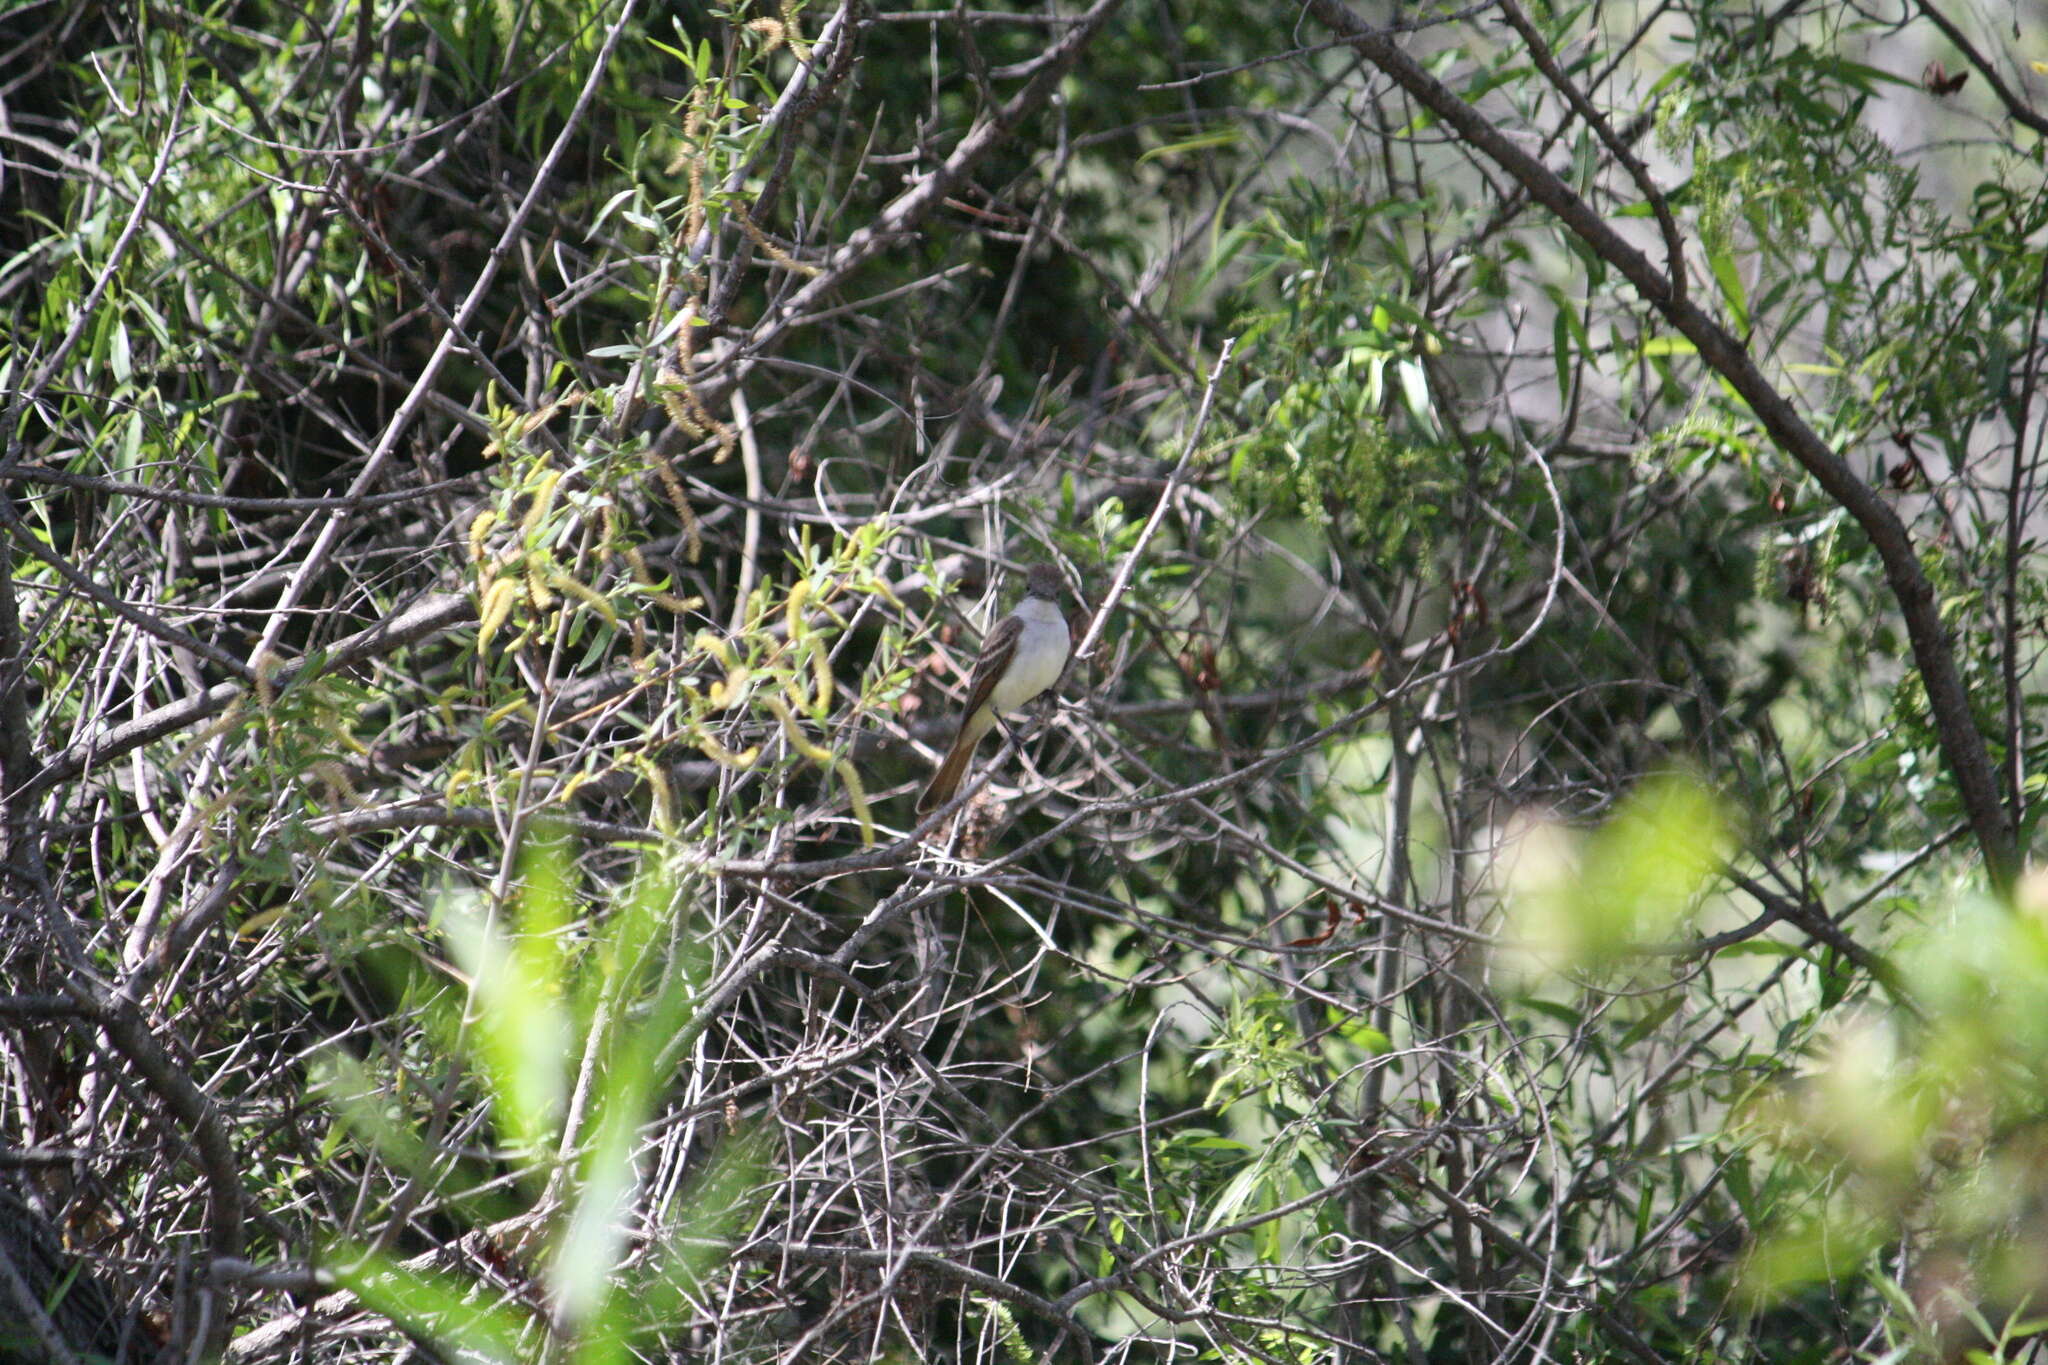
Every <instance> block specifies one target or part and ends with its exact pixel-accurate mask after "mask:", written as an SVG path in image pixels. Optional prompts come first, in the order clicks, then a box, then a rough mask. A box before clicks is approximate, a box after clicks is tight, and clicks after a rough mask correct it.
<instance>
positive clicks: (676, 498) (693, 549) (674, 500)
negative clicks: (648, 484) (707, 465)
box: [654, 463, 704, 564]
mask: <svg viewBox="0 0 2048 1365" xmlns="http://www.w3.org/2000/svg"><path fill="white" fill-rule="evenodd" d="M654 472H655V476H656V477H657V478H659V479H660V480H661V487H662V491H663V492H665V493H667V494H668V503H669V506H670V507H673V508H674V509H675V513H676V517H677V519H679V520H680V521H681V522H682V523H683V539H684V541H685V549H684V551H683V553H684V555H685V557H686V558H688V559H689V561H690V562H691V563H692V564H695V563H696V562H697V560H698V558H699V557H700V556H702V555H703V553H704V534H703V532H702V530H701V529H700V528H699V527H698V525H697V514H696V513H695V512H694V511H692V510H691V509H690V500H689V498H688V497H687V496H685V494H684V493H683V481H682V480H681V479H679V478H677V477H676V472H675V471H674V470H673V469H670V468H669V467H668V465H667V464H666V463H663V464H658V465H656V466H655V467H654Z"/></svg>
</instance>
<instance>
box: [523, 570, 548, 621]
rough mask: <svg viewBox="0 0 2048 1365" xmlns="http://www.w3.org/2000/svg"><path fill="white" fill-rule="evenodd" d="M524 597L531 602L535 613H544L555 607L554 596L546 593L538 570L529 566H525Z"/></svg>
mask: <svg viewBox="0 0 2048 1365" xmlns="http://www.w3.org/2000/svg"><path fill="white" fill-rule="evenodd" d="M526 595H527V597H528V598H529V599H530V600H531V601H532V602H533V607H534V610H535V611H546V610H547V609H548V608H549V607H552V606H554V605H555V595H554V594H553V593H552V592H549V591H548V585H547V582H546V580H545V579H543V578H542V577H541V576H540V570H539V569H537V568H535V567H534V566H533V565H531V564H529V565H527V566H526Z"/></svg>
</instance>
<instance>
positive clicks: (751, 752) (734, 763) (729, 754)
mask: <svg viewBox="0 0 2048 1365" xmlns="http://www.w3.org/2000/svg"><path fill="white" fill-rule="evenodd" d="M697 751H698V752H699V753H701V754H703V755H704V757H706V758H708V759H710V760H711V761H712V762H713V763H716V764H718V765H719V766H720V767H724V768H751V767H753V766H754V760H755V759H757V758H759V757H760V756H761V750H760V748H759V747H758V746H756V747H753V748H748V749H742V750H741V751H740V752H738V753H734V752H733V751H732V750H730V749H728V748H726V747H725V746H724V745H723V744H720V743H719V742H718V741H717V740H715V739H713V738H712V737H711V736H709V735H699V736H698V737H697Z"/></svg>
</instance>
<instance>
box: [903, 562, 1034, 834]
mask: <svg viewBox="0 0 2048 1365" xmlns="http://www.w3.org/2000/svg"><path fill="white" fill-rule="evenodd" d="M1061 591H1062V585H1061V582H1060V572H1059V570H1058V569H1056V568H1054V567H1053V566H1052V565H1050V564H1034V565H1032V566H1031V568H1030V569H1029V570H1027V571H1026V572H1025V575H1024V599H1023V600H1022V601H1020V602H1019V603H1017V605H1016V607H1015V608H1014V609H1013V610H1012V611H1011V612H1010V614H1009V615H1008V616H1005V617H1004V618H1003V619H1002V620H1001V621H998V622H997V623H996V627H995V629H994V630H991V631H990V632H989V633H988V638H987V639H986V640H984V641H982V645H981V657H980V658H979V659H976V660H975V661H974V672H973V674H972V675H971V676H970V677H969V678H968V680H967V708H966V710H964V711H962V712H961V713H960V728H959V729H957V730H955V731H954V732H953V744H952V747H951V748H950V749H948V750H947V751H946V757H945V761H944V762H942V763H940V764H939V770H938V772H936V773H934V774H933V775H932V780H931V784H930V785H929V786H927V787H926V788H925V789H924V795H922V796H920V797H918V798H917V813H918V814H919V815H928V814H930V813H931V812H932V811H935V810H937V809H938V808H939V807H940V806H943V805H945V804H946V802H948V801H950V800H952V799H953V793H954V792H955V791H957V790H958V789H959V786H960V779H961V777H962V776H964V775H965V774H966V772H967V764H968V761H969V760H970V759H972V758H973V757H974V748H975V746H976V745H977V744H979V743H981V737H982V736H983V735H985V734H987V733H988V732H989V730H990V729H992V728H993V727H994V725H995V723H996V717H997V716H998V715H1000V714H1002V713H1003V712H1006V711H1015V710H1016V709H1017V708H1018V707H1020V706H1022V705H1024V703H1026V702H1028V701H1030V700H1031V699H1032V698H1033V697H1035V696H1037V695H1038V694H1039V693H1041V692H1043V691H1045V689H1046V688H1048V687H1051V686H1052V685H1053V684H1054V683H1056V682H1058V681H1059V678H1060V674H1061V673H1063V672H1065V671H1066V667H1067V650H1068V648H1069V646H1070V645H1071V643H1072V638H1071V636H1069V634H1068V632H1067V618H1066V614H1065V613H1064V612H1062V611H1061V610H1060V604H1059V603H1060V594H1061Z"/></svg>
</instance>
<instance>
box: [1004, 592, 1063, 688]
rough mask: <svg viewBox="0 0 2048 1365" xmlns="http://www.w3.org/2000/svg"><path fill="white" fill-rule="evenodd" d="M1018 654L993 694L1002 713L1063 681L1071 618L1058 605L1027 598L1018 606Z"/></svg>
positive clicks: (1011, 660)
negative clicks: (1062, 674)
mask: <svg viewBox="0 0 2048 1365" xmlns="http://www.w3.org/2000/svg"><path fill="white" fill-rule="evenodd" d="M1017 619H1018V620H1019V621H1022V622H1023V623H1024V627H1023V629H1022V630H1020V631H1019V632H1018V633H1017V650H1016V653H1014V654H1012V655H1011V656H1010V667H1009V670H1008V672H1006V673H1005V674H1004V675H1003V677H1002V679H1001V680H1000V681H999V682H997V683H996V685H995V688H994V690H993V691H991V692H990V693H989V700H990V701H992V702H994V703H995V708H996V710H998V711H1014V710H1016V709H1017V708H1018V707H1020V706H1022V705H1023V704H1024V703H1025V702H1027V701H1030V700H1031V699H1032V698H1033V697H1035V696H1037V695H1038V694H1039V693H1041V692H1043V691H1045V689H1046V688H1048V687H1051V686H1052V685H1053V684H1054V683H1056V682H1058V681H1059V677H1060V670H1061V669H1063V668H1065V667H1066V666H1067V644H1068V641H1067V618H1066V617H1065V616H1063V615H1061V614H1060V609H1059V606H1058V604H1057V603H1053V602H1048V601H1045V600H1044V599H1043V598H1038V597H1027V598H1025V599H1024V600H1023V601H1022V602H1019V603H1018V604H1017Z"/></svg>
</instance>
